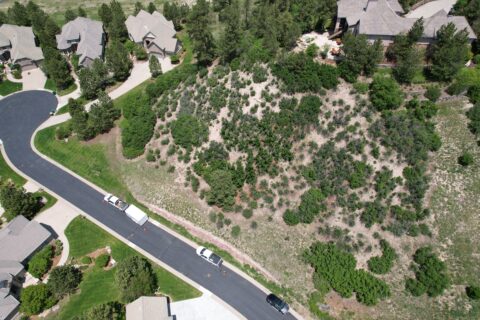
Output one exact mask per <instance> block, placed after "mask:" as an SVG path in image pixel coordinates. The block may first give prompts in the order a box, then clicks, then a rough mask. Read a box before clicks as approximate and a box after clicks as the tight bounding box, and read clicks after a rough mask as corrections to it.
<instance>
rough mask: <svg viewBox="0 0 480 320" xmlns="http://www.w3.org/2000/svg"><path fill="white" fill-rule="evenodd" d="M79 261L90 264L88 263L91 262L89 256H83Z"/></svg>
mask: <svg viewBox="0 0 480 320" xmlns="http://www.w3.org/2000/svg"><path fill="white" fill-rule="evenodd" d="M80 263H81V264H90V263H92V258H90V257H89V256H84V257H82V258H81V259H80Z"/></svg>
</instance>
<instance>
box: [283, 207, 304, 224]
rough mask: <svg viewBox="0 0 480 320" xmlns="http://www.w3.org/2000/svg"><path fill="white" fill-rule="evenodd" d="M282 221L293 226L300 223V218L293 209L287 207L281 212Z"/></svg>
mask: <svg viewBox="0 0 480 320" xmlns="http://www.w3.org/2000/svg"><path fill="white" fill-rule="evenodd" d="M283 221H284V222H285V223H286V224H288V225H289V226H294V225H297V224H299V223H300V219H299V217H298V215H297V214H296V213H295V211H293V210H290V209H287V210H285V212H284V213H283Z"/></svg>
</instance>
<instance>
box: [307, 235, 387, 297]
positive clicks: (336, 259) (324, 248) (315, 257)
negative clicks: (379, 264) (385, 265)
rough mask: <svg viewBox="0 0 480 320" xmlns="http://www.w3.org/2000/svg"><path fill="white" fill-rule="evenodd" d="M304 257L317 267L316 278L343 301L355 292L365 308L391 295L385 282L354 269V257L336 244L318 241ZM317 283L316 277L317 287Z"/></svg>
mask: <svg viewBox="0 0 480 320" xmlns="http://www.w3.org/2000/svg"><path fill="white" fill-rule="evenodd" d="M303 257H304V259H305V260H306V261H307V262H308V263H310V264H311V265H312V266H313V267H314V268H315V273H316V275H315V276H314V277H321V278H322V279H324V280H325V281H326V282H327V283H328V285H329V286H330V287H331V288H332V289H333V290H335V291H336V292H338V293H339V294H340V295H341V296H342V297H344V298H349V297H351V296H352V295H353V293H355V296H356V299H357V301H359V302H361V303H363V304H365V305H375V304H376V303H377V302H378V300H381V299H385V298H387V297H388V296H390V289H389V288H388V285H387V284H386V283H385V282H383V281H382V280H379V279H377V278H375V277H374V276H372V275H371V274H370V273H368V272H367V271H365V270H357V269H355V267H356V260H355V257H354V256H353V255H352V254H351V253H348V252H346V251H343V250H342V249H340V248H338V247H337V245H335V244H333V243H321V242H316V243H314V244H313V245H312V246H311V247H310V248H309V249H308V250H307V251H306V252H305V253H304V255H303ZM314 279H315V278H314ZM318 281H319V279H318V278H317V280H316V281H315V282H316V283H317V285H318Z"/></svg>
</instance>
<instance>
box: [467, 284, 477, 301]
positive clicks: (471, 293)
mask: <svg viewBox="0 0 480 320" xmlns="http://www.w3.org/2000/svg"><path fill="white" fill-rule="evenodd" d="M465 292H466V293H467V296H468V297H469V298H470V299H472V300H479V299H480V287H477V286H468V287H466V288H465Z"/></svg>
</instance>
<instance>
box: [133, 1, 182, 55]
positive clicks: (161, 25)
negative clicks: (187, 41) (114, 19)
mask: <svg viewBox="0 0 480 320" xmlns="http://www.w3.org/2000/svg"><path fill="white" fill-rule="evenodd" d="M125 24H126V26H127V30H128V35H129V37H130V39H131V40H132V41H133V42H135V43H137V44H139V45H142V46H143V47H144V48H145V49H146V50H147V52H148V53H150V54H155V55H157V56H158V57H160V58H163V57H165V56H167V55H172V54H175V53H177V52H178V50H180V42H179V41H178V39H177V38H176V37H175V35H176V33H177V32H176V31H175V28H174V26H173V22H172V21H169V20H167V19H166V18H165V17H164V16H163V15H162V14H161V13H159V12H157V11H154V12H153V13H152V14H150V13H148V12H146V11H145V10H140V12H139V13H138V14H137V15H136V16H129V17H128V18H127V20H126V21H125Z"/></svg>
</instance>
